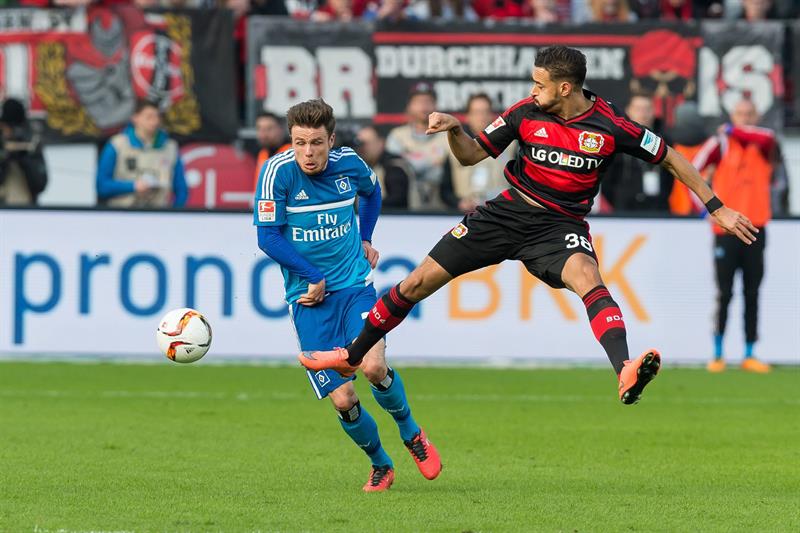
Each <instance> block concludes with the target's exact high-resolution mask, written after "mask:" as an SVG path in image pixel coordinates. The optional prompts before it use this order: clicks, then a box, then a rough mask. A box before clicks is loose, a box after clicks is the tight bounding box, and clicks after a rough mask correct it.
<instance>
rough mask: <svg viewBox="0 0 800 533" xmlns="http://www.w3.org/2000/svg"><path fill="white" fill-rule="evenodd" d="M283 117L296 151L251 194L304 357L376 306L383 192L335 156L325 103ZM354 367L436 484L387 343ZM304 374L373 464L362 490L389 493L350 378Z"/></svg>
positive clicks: (350, 334) (347, 333)
mask: <svg viewBox="0 0 800 533" xmlns="http://www.w3.org/2000/svg"><path fill="white" fill-rule="evenodd" d="M286 118H287V122H288V126H289V133H290V135H291V142H292V150H289V151H286V152H283V153H281V154H278V155H276V156H274V157H272V158H270V159H269V160H268V161H267V162H266V163H265V164H264V166H263V168H262V169H261V173H260V177H259V180H258V185H257V188H256V197H255V210H254V215H253V217H254V223H255V225H256V226H257V230H258V246H259V248H261V249H262V250H263V251H264V252H265V253H266V254H267V255H268V256H269V257H270V258H272V259H273V260H275V261H276V262H277V263H278V264H279V265H280V266H281V271H282V273H283V278H284V285H285V289H286V302H287V303H288V304H289V311H290V313H291V317H292V322H293V323H294V327H295V331H296V333H297V337H298V340H299V343H300V349H301V350H303V351H314V350H330V349H333V348H334V347H338V346H345V345H347V344H348V343H349V342H351V341H352V340H353V339H355V338H356V336H358V333H359V331H361V327H362V325H363V322H364V318H365V317H366V316H367V313H368V312H369V310H370V309H371V308H372V306H373V304H374V303H375V300H376V299H377V295H376V293H375V288H374V287H373V285H372V269H373V268H374V267H375V265H376V263H377V261H378V251H377V250H375V249H374V248H373V247H372V232H373V230H374V228H375V223H376V222H377V220H378V214H379V212H380V208H381V190H380V185H379V184H378V183H377V178H376V176H375V173H374V172H373V171H372V169H370V168H369V166H367V164H366V163H364V161H362V160H361V158H360V157H359V156H358V155H357V154H356V153H355V152H354V151H353V150H352V149H350V148H347V147H342V148H340V149H336V150H333V149H332V148H333V143H334V136H335V134H334V129H335V126H336V121H335V119H334V116H333V109H332V108H331V107H330V106H329V105H328V104H326V103H325V102H324V101H322V100H309V101H307V102H303V103H300V104H297V105H295V106H293V107H291V108H290V109H289V111H288V113H287V114H286ZM356 196H358V198H359V212H358V224H356V220H355V218H356V217H355V209H354V204H355V201H356ZM360 368H361V371H362V372H363V374H364V376H365V377H366V378H367V380H368V381H369V382H370V385H371V387H370V388H371V390H372V395H373V396H374V397H375V400H376V401H377V402H378V404H379V405H380V406H381V407H383V408H384V409H385V410H386V411H387V412H388V413H389V414H390V415H392V417H393V418H394V420H395V422H397V426H398V427H399V429H400V437H401V438H402V439H403V442H404V444H405V445H406V448H408V450H409V452H410V453H411V456H412V457H413V458H414V461H415V463H416V464H417V466H418V468H419V470H420V472H422V475H423V476H425V477H426V478H427V479H434V478H435V477H436V476H438V475H439V472H440V471H441V469H442V464H441V460H440V459H439V453H438V452H437V451H436V448H435V447H434V446H433V444H431V443H430V441H429V440H428V439H427V437H426V436H425V432H424V431H423V430H422V429H421V428H420V427H419V426H418V425H417V423H416V422H415V421H414V418H413V417H412V416H411V410H410V408H409V406H408V401H407V399H406V393H405V389H404V387H403V382H402V380H401V379H400V375H399V374H398V373H397V371H395V370H394V369H392V368H389V367H388V366H387V365H386V358H385V343H384V342H383V341H381V342H379V343H378V344H376V345H375V346H374V347H373V348H372V349H371V350H370V351H369V353H367V355H366V356H365V358H364V362H363V363H362V365H361V366H360ZM306 372H307V374H308V379H309V381H310V382H311V387H312V388H313V389H314V393H315V394H316V396H317V398H319V399H322V398H324V397H326V396H327V397H329V398H330V399H331V401H332V402H333V405H334V407H335V409H336V410H337V412H338V414H339V421H340V423H341V425H342V428H343V429H344V431H345V432H346V433H347V434H348V435H349V436H350V438H351V439H353V442H355V443H356V444H357V445H358V446H359V447H360V448H361V449H363V450H364V452H365V453H366V454H367V455H368V456H369V458H370V460H371V461H372V469H371V470H370V474H369V479H368V480H367V483H366V485H364V490H365V491H367V492H376V491H384V490H386V489H388V488H389V487H390V486H391V485H392V482H393V481H394V466H393V463H392V460H391V459H390V458H389V456H388V455H387V453H386V451H385V450H384V449H383V446H382V445H381V441H380V438H379V436H378V426H377V425H376V424H375V420H374V419H373V418H372V416H371V415H370V414H369V412H367V410H366V409H365V408H364V407H363V406H362V405H361V402H360V401H359V399H358V396H357V395H356V392H355V388H354V387H353V383H352V382H353V380H354V379H355V375H354V374H352V373H351V374H341V373H339V372H336V371H335V370H322V371H319V372H312V371H306Z"/></svg>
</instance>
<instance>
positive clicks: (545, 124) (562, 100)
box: [299, 46, 758, 404]
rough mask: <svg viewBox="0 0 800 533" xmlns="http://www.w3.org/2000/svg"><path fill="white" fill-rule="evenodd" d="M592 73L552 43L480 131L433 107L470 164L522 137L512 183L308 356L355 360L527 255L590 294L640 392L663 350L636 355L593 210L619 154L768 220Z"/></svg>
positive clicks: (715, 207)
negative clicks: (343, 335)
mask: <svg viewBox="0 0 800 533" xmlns="http://www.w3.org/2000/svg"><path fill="white" fill-rule="evenodd" d="M585 77H586V58H585V57H584V55H583V54H582V53H581V52H580V51H578V50H575V49H572V48H567V47H564V46H552V47H548V48H544V49H542V50H540V51H539V53H538V55H537V56H536V62H535V66H534V70H533V76H532V78H533V88H532V90H531V96H530V98H526V99H525V100H522V101H521V102H518V103H517V104H515V105H513V106H511V107H510V108H509V109H507V110H506V111H505V112H504V113H503V114H502V115H501V116H500V117H498V118H497V120H495V121H494V122H493V123H492V124H490V125H489V126H488V127H487V128H486V129H485V130H484V131H483V132H481V133H480V134H479V135H478V137H476V138H474V139H473V138H471V137H469V136H468V135H466V134H465V133H464V131H463V129H462V128H461V124H460V123H459V122H458V120H457V119H456V118H455V117H452V116H450V115H446V114H443V113H432V114H431V115H430V117H429V128H428V131H427V133H428V134H433V133H437V132H442V131H446V132H447V136H448V137H447V138H448V141H449V143H450V148H451V150H452V151H453V154H454V155H455V156H456V158H458V160H459V161H460V162H461V164H463V165H474V164H475V163H478V162H479V161H481V160H483V159H485V158H486V157H488V156H490V155H491V156H493V157H497V156H498V155H499V154H500V153H502V152H503V150H505V148H506V147H507V146H508V145H509V144H511V142H512V141H514V140H517V141H518V142H519V152H518V154H517V157H516V159H515V160H514V161H511V162H510V163H509V164H508V166H507V167H506V170H505V175H506V179H507V180H508V182H509V184H510V185H511V188H509V189H508V190H506V191H504V192H503V193H502V194H500V196H498V197H497V198H495V199H494V200H491V201H489V202H487V204H486V206H485V207H479V208H478V209H477V211H476V212H474V213H471V214H469V215H467V216H465V217H464V219H463V220H462V221H461V223H459V224H458V225H457V226H456V227H454V228H453V229H452V230H451V231H450V232H449V233H448V234H447V235H445V236H444V237H443V238H442V239H441V240H440V241H439V243H438V244H437V245H436V246H434V247H433V249H432V250H431V252H430V254H429V255H428V257H426V258H425V259H424V260H423V261H422V263H421V264H420V265H419V266H418V267H417V268H416V269H415V270H414V271H413V272H412V273H411V274H410V275H409V276H408V277H407V278H406V279H405V280H403V281H402V282H401V283H400V284H398V285H397V286H395V287H394V288H392V289H391V290H390V291H389V292H388V293H386V294H385V295H383V297H382V298H381V299H380V300H378V302H377V303H376V304H375V306H374V307H373V308H372V311H371V312H370V315H369V316H368V317H367V319H366V320H365V322H364V328H363V329H362V331H361V333H360V334H359V336H358V338H357V339H356V340H355V341H353V342H352V343H351V344H350V345H348V346H347V347H345V348H339V349H336V350H333V351H329V352H313V353H307V352H304V353H302V354H300V356H299V359H300V362H301V363H302V364H303V365H304V366H305V367H307V368H309V369H313V370H319V369H324V368H334V369H336V370H337V371H339V372H341V373H344V374H347V373H352V372H354V371H355V370H356V368H357V367H358V365H359V364H360V362H361V359H362V358H363V356H364V354H365V353H367V351H368V350H369V348H370V347H371V346H372V345H373V344H375V343H376V342H378V340H380V339H381V338H382V337H383V336H384V335H385V334H386V333H387V332H389V331H390V330H392V329H393V328H394V327H395V326H397V325H398V324H399V323H400V322H401V321H402V320H403V319H404V318H405V317H406V316H407V315H408V313H409V312H410V311H411V308H412V307H413V306H414V304H416V303H417V302H419V301H420V300H422V299H424V298H426V297H428V296H430V295H431V294H433V293H434V292H436V290H438V289H439V288H440V287H442V286H444V285H445V284H447V283H448V282H449V281H450V280H452V279H453V278H455V277H457V276H460V275H461V274H464V273H466V272H471V271H473V270H476V269H479V268H482V267H485V266H488V265H493V264H497V263H500V262H501V261H504V260H506V259H516V260H519V261H522V262H523V263H524V264H525V266H526V267H527V269H528V271H529V272H531V273H532V274H533V275H534V276H536V277H538V278H539V279H541V280H542V281H544V282H545V283H547V284H548V285H550V286H551V287H556V288H564V287H566V288H568V289H570V290H571V291H573V292H575V293H576V294H577V295H578V296H580V297H581V298H582V299H583V303H584V305H585V306H586V312H587V314H588V315H589V321H590V323H591V327H592V331H593V332H594V334H595V337H596V338H597V340H598V341H599V342H600V344H601V345H602V346H603V348H604V349H605V351H606V354H607V355H608V358H609V360H610V361H611V364H612V366H613V367H614V370H615V371H616V373H617V376H618V379H619V398H620V400H622V402H623V403H625V404H631V403H634V402H636V401H637V400H638V399H639V396H640V395H641V393H642V390H643V389H644V387H645V385H647V383H648V382H649V381H650V380H651V379H653V378H654V377H655V375H656V373H657V372H658V369H659V367H660V365H661V356H660V355H659V353H658V352H657V351H656V350H648V351H646V352H644V353H643V354H642V355H640V356H639V357H638V358H636V359H635V360H633V361H631V360H629V359H628V345H627V340H626V333H625V323H624V322H623V319H622V312H621V311H620V309H619V306H618V305H617V303H616V302H615V301H614V299H613V298H612V297H611V294H610V293H609V292H608V289H606V287H605V286H604V285H603V280H602V279H601V277H600V272H599V270H598V267H597V256H596V255H595V251H594V247H593V245H592V238H591V236H590V234H589V226H588V224H587V223H586V222H585V221H584V220H583V218H584V216H586V215H587V214H588V213H589V210H590V209H591V206H592V201H593V198H594V197H595V195H596V194H597V190H598V188H599V186H600V178H601V176H602V173H603V171H604V169H605V168H606V167H607V166H608V165H609V163H610V162H611V160H612V158H613V157H614V154H616V153H618V152H624V153H627V154H630V155H632V156H634V157H638V158H639V159H643V160H645V161H647V162H649V163H653V164H661V165H663V166H664V167H665V168H666V169H667V170H668V171H669V172H671V173H672V174H673V175H674V176H675V177H676V178H677V179H679V180H680V181H682V182H683V183H685V184H686V186H687V187H689V188H690V189H691V190H692V191H694V193H695V194H696V195H697V196H698V197H699V198H700V200H701V201H703V203H705V205H706V207H707V208H708V211H709V213H711V217H712V218H713V219H714V221H715V222H716V223H717V224H719V225H720V226H721V227H722V228H723V229H725V230H726V231H728V232H730V233H733V234H734V235H736V236H737V237H739V238H740V239H741V240H742V241H744V242H746V243H748V244H750V243H751V242H753V241H754V240H755V233H757V232H758V230H757V229H756V228H755V227H754V226H753V225H752V224H751V223H750V221H749V220H748V219H747V218H746V217H745V216H743V215H741V214H740V213H738V212H736V211H734V210H732V209H729V208H727V207H725V206H723V205H722V202H721V201H720V200H719V199H718V198H717V197H716V196H714V193H713V192H712V191H711V189H709V188H708V186H707V185H706V184H705V182H704V181H703V179H702V178H701V176H700V175H699V174H698V172H697V170H696V169H695V168H694V167H693V166H692V165H691V164H690V163H689V162H688V161H687V160H686V159H685V158H684V157H683V156H681V155H680V154H679V153H678V152H676V151H674V150H673V149H672V148H670V147H669V146H667V145H666V143H665V142H664V141H663V139H661V138H660V137H659V136H658V135H656V134H655V133H653V132H652V131H650V130H648V129H646V128H644V127H643V126H641V125H639V124H637V123H635V122H632V121H630V120H629V119H628V118H627V117H626V116H625V115H624V114H623V113H621V112H620V111H618V110H617V109H616V108H615V107H614V106H613V105H611V104H610V103H608V102H606V101H604V100H602V99H601V98H598V97H597V96H596V95H594V94H592V93H590V92H589V91H585V90H582V86H583V81H584V78H585Z"/></svg>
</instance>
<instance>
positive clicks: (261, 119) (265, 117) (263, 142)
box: [255, 111, 292, 183]
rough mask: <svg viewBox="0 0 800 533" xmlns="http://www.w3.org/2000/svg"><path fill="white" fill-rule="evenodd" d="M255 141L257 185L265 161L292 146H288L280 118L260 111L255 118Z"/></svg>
mask: <svg viewBox="0 0 800 533" xmlns="http://www.w3.org/2000/svg"><path fill="white" fill-rule="evenodd" d="M256 141H258V146H259V148H260V150H259V151H258V158H257V160H256V174H255V179H256V183H258V176H259V174H260V173H261V167H262V166H264V163H266V161H267V159H269V158H270V157H272V156H273V155H275V154H277V153H279V152H283V151H285V150H288V149H289V148H291V147H292V145H291V144H289V141H288V139H287V138H286V130H285V129H284V128H283V122H282V121H281V119H280V117H278V115H276V114H274V113H270V112H269V111H262V112H260V113H259V114H258V116H257V117H256Z"/></svg>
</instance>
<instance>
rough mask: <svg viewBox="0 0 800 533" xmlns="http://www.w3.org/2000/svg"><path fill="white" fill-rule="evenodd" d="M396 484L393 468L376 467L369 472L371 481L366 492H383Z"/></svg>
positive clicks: (365, 489)
mask: <svg viewBox="0 0 800 533" xmlns="http://www.w3.org/2000/svg"><path fill="white" fill-rule="evenodd" d="M392 483H394V469H393V468H392V467H391V466H375V465H372V469H371V470H370V471H369V479H368V480H367V483H366V485H364V492H383V491H385V490H389V487H391V486H392Z"/></svg>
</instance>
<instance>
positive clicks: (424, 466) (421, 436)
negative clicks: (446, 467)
mask: <svg viewBox="0 0 800 533" xmlns="http://www.w3.org/2000/svg"><path fill="white" fill-rule="evenodd" d="M403 444H405V445H406V448H408V451H409V452H410V453H411V457H413V458H414V462H415V463H417V468H419V471H420V472H421V473H422V475H423V476H425V478H426V479H436V476H438V475H439V472H441V471H442V459H441V458H440V457H439V452H438V451H437V450H436V446H434V445H433V443H432V442H431V441H429V440H428V437H427V436H425V432H424V431H423V430H422V428H420V430H419V433H417V434H416V435H415V436H414V438H413V439H411V440H405V441H403Z"/></svg>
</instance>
